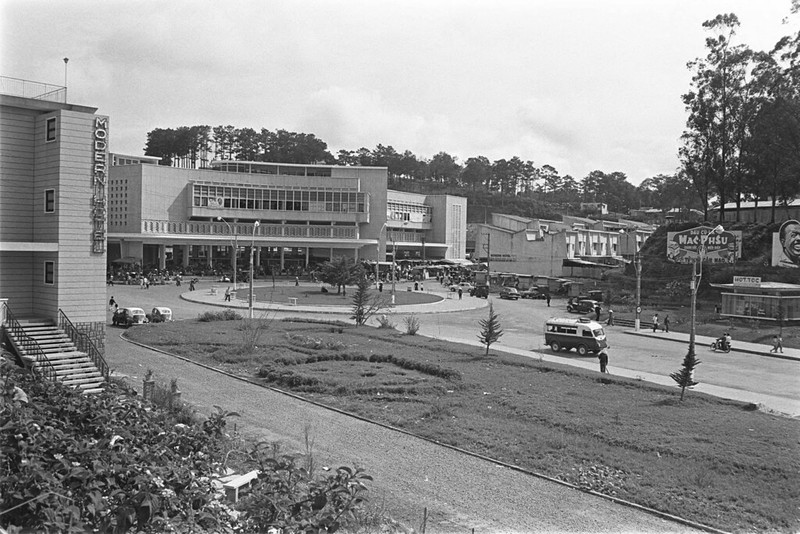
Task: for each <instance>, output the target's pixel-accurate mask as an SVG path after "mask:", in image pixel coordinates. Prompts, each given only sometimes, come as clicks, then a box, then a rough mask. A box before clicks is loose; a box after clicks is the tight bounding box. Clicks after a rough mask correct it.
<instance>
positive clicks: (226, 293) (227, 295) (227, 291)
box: [225, 286, 231, 302]
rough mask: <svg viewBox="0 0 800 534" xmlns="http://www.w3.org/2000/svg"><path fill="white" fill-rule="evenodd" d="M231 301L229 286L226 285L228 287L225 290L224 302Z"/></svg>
mask: <svg viewBox="0 0 800 534" xmlns="http://www.w3.org/2000/svg"><path fill="white" fill-rule="evenodd" d="M230 301H231V286H228V289H226V290H225V302H230Z"/></svg>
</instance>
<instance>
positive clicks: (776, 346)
mask: <svg viewBox="0 0 800 534" xmlns="http://www.w3.org/2000/svg"><path fill="white" fill-rule="evenodd" d="M779 350H780V351H781V354H783V338H781V336H779V335H778V334H775V335H774V336H772V348H771V349H770V352H775V353H777V352H778V351H779Z"/></svg>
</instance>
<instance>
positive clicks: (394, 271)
mask: <svg viewBox="0 0 800 534" xmlns="http://www.w3.org/2000/svg"><path fill="white" fill-rule="evenodd" d="M396 278H397V241H395V236H394V234H392V306H394V291H395V279H396Z"/></svg>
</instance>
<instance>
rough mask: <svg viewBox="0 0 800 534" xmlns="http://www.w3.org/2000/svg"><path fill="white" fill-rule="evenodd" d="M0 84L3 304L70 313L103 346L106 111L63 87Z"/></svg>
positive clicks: (30, 311)
mask: <svg viewBox="0 0 800 534" xmlns="http://www.w3.org/2000/svg"><path fill="white" fill-rule="evenodd" d="M0 82H2V85H1V86H0V162H2V166H0V300H2V301H4V303H5V305H6V306H7V308H6V306H2V305H0V309H3V310H8V312H9V313H10V314H13V315H14V316H15V317H17V318H37V319H44V320H49V321H53V322H56V321H57V320H58V319H59V317H68V318H69V320H70V321H71V322H72V323H73V325H74V326H76V327H77V328H78V329H79V330H80V331H81V332H83V333H85V334H88V335H89V336H90V337H91V338H92V339H94V340H95V341H96V342H98V344H100V345H102V342H103V340H104V338H105V322H106V303H105V299H106V287H105V271H106V235H105V234H106V179H107V175H108V146H107V145H108V137H109V120H108V117H105V116H103V115H98V114H97V109H96V108H93V107H88V106H80V105H75V104H68V103H67V102H66V88H65V87H58V86H52V85H48V84H40V83H36V82H29V81H25V80H18V79H13V78H5V77H3V78H2V79H0ZM0 304H2V303H0ZM5 319H6V317H0V323H4V322H5ZM59 322H60V321H59Z"/></svg>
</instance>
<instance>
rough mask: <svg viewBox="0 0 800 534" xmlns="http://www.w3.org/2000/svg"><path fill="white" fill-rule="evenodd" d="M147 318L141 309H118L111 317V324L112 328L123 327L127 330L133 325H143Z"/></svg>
mask: <svg viewBox="0 0 800 534" xmlns="http://www.w3.org/2000/svg"><path fill="white" fill-rule="evenodd" d="M146 322H147V316H146V315H145V313H144V310H143V309H141V308H119V309H118V310H117V311H115V312H114V315H113V316H112V317H111V324H112V325H114V326H124V327H125V328H128V327H129V326H131V325H135V324H144V323H146Z"/></svg>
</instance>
